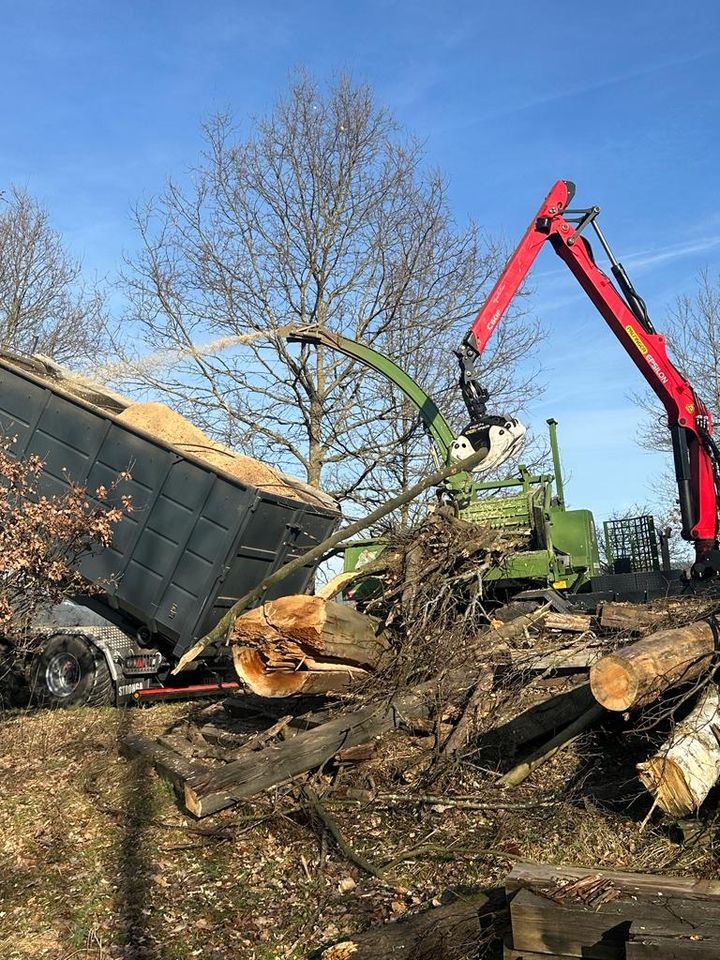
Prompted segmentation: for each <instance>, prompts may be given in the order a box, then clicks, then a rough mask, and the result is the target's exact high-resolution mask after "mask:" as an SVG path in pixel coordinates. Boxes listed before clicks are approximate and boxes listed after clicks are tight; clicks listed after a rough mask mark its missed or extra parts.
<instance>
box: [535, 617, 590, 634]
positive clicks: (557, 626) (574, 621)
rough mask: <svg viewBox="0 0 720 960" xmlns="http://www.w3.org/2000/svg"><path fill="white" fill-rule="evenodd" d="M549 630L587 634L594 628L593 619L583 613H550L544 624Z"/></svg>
mask: <svg viewBox="0 0 720 960" xmlns="http://www.w3.org/2000/svg"><path fill="white" fill-rule="evenodd" d="M543 626H544V627H546V628H547V629H548V630H562V631H564V632H566V633H585V632H586V631H588V630H589V629H590V628H591V627H592V617H588V616H586V615H585V614H582V613H549V614H548V615H547V616H546V617H545V623H544V624H543Z"/></svg>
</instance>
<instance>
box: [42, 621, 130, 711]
mask: <svg viewBox="0 0 720 960" xmlns="http://www.w3.org/2000/svg"><path fill="white" fill-rule="evenodd" d="M32 696H33V700H34V701H35V702H36V703H39V704H40V705H42V706H44V707H62V708H68V707H105V706H109V705H110V704H112V703H114V700H115V691H114V687H113V680H112V677H111V676H110V670H109V669H108V665H107V662H106V660H105V656H104V654H103V652H102V650H100V649H98V647H96V646H95V644H94V643H91V642H90V641H89V640H88V639H87V638H86V637H84V636H82V634H79V633H56V634H54V635H53V636H51V637H48V639H47V640H46V641H45V643H44V644H43V648H42V650H41V652H40V653H39V654H38V655H37V659H36V662H35V668H34V671H33V682H32Z"/></svg>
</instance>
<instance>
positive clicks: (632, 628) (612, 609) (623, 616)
mask: <svg viewBox="0 0 720 960" xmlns="http://www.w3.org/2000/svg"><path fill="white" fill-rule="evenodd" d="M598 614H599V618H600V626H601V627H604V628H605V629H606V630H623V631H624V632H625V633H642V632H643V630H647V629H648V628H652V627H654V626H655V624H657V623H659V622H660V621H661V620H662V619H663V613H662V612H659V611H657V610H648V608H647V607H646V606H642V605H640V604H635V603H611V602H610V601H607V602H605V603H601V604H599V605H598Z"/></svg>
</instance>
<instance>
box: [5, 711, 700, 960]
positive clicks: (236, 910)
mask: <svg viewBox="0 0 720 960" xmlns="http://www.w3.org/2000/svg"><path fill="white" fill-rule="evenodd" d="M200 706H202V705H197V704H195V705H193V704H191V705H188V704H184V705H181V706H178V705H173V706H158V707H154V708H152V709H146V710H141V709H134V710H127V711H123V710H115V709H103V710H87V709H82V710H75V711H71V712H62V711H55V712H49V711H36V712H20V713H14V714H13V713H8V714H6V715H5V716H4V717H3V718H2V720H1V721H0V777H1V780H2V782H1V784H0V790H1V796H2V801H1V804H0V828H1V830H2V844H3V851H2V852H3V861H2V868H1V872H0V885H1V891H0V894H1V900H2V903H1V909H0V942H2V944H3V957H4V958H7V960H12V958H41V957H43V958H53V960H56V958H57V960H61V958H62V960H70V958H93V960H101V958H109V957H121V958H137V960H140V958H143V960H145V958H147V960H150V958H152V960H160V958H162V960H185V958H191V957H202V958H209V960H220V958H223V960H234V958H237V960H241V958H242V960H255V958H258V960H260V958H268V960H269V958H288V960H290V958H303V957H309V956H310V955H311V953H312V950H313V949H314V948H316V947H317V946H318V945H319V944H321V943H324V942H327V941H329V940H333V939H335V938H338V937H339V936H342V935H345V934H348V933H350V932H352V931H355V930H358V929H360V928H364V927H366V926H368V925H370V924H376V923H381V922H384V921H386V920H393V919H396V918H399V917H401V916H402V915H403V914H405V913H406V912H407V911H409V910H415V909H418V908H419V907H421V906H428V905H433V904H434V905H437V904H438V903H439V902H440V901H441V898H442V895H443V892H444V891H446V890H447V889H448V888H455V889H460V890H462V889H468V888H477V887H484V886H488V885H493V884H501V883H502V881H503V878H504V877H505V875H506V874H507V872H508V871H509V869H510V867H511V865H512V863H513V862H514V861H515V860H518V859H530V860H546V861H551V862H556V863H563V862H565V863H581V864H585V865H588V866H592V865H597V866H607V867H616V868H619V869H630V870H633V869H637V870H647V871H650V872H663V871H664V872H668V873H676V874H695V875H698V876H703V875H704V876H713V877H716V876H717V873H718V870H717V867H718V862H717V850H716V843H715V828H714V821H713V820H712V815H710V816H711V820H710V822H709V823H708V822H707V819H706V821H705V824H704V829H703V830H698V831H697V832H698V834H699V835H698V836H695V837H694V838H691V839H683V835H682V833H681V831H680V830H679V829H678V827H677V826H676V825H672V824H668V823H667V822H665V821H663V820H662V819H660V818H657V819H655V818H653V819H651V821H650V822H649V823H648V824H647V825H645V826H644V827H643V820H644V819H645V817H646V815H647V812H648V806H647V801H646V799H645V798H644V797H643V795H642V791H641V790H640V788H639V785H638V784H637V782H636V781H635V780H634V778H633V774H632V764H633V757H632V756H631V755H630V754H631V752H632V751H629V750H628V746H627V742H626V740H625V738H624V737H623V736H622V731H621V730H620V729H619V728H618V727H617V726H616V727H615V728H607V729H605V730H600V731H598V732H596V733H594V734H592V735H591V736H588V737H587V738H585V740H583V741H581V742H579V743H578V744H576V745H575V746H574V747H573V748H571V749H569V750H568V751H567V752H565V753H562V754H560V755H558V756H557V757H556V758H555V759H554V760H553V761H552V762H551V763H550V764H549V765H548V766H547V767H546V768H545V769H544V770H543V771H542V774H537V775H536V776H535V778H534V779H532V780H531V781H529V782H528V783H527V784H526V785H524V786H523V787H522V788H521V789H518V790H515V791H512V792H509V793H508V792H505V793H502V794H500V795H499V794H498V792H497V790H496V788H494V787H493V786H492V782H491V781H492V777H491V775H489V774H488V773H487V772H486V771H484V770H483V769H481V768H480V767H479V766H478V768H477V770H476V773H474V772H473V770H474V768H473V767H472V766H471V765H468V764H466V765H465V767H464V770H465V772H464V773H463V775H462V778H461V781H460V782H458V783H457V787H458V790H457V791H456V792H455V793H454V794H453V795H452V796H451V795H450V794H449V793H448V799H447V800H446V802H444V803H442V804H438V803H430V802H422V801H419V800H418V797H421V796H422V792H421V790H420V789H419V788H418V789H417V790H413V789H411V790H409V791H408V788H407V786H405V787H404V790H405V791H406V794H405V796H404V797H403V799H401V800H393V799H392V798H391V797H392V791H393V783H394V782H397V778H398V775H399V772H400V771H401V770H402V769H404V768H405V767H407V766H408V764H410V763H411V761H412V758H413V752H414V751H415V750H416V749H417V748H416V747H415V746H414V742H413V739H412V738H411V737H409V736H405V735H399V734H395V735H394V740H393V741H392V743H391V744H387V745H386V748H385V749H384V750H383V751H382V760H378V761H372V760H371V761H369V762H367V763H364V764H362V765H360V766H358V767H355V768H353V769H352V770H351V771H349V772H348V773H343V771H340V772H339V773H338V771H335V772H334V773H330V772H328V773H327V774H326V775H325V776H324V777H322V778H321V779H320V781H318V785H319V786H323V785H328V784H329V783H330V781H331V780H332V781H333V784H334V788H335V790H336V793H338V792H339V793H342V791H341V790H339V789H338V788H339V787H340V786H342V785H343V782H347V784H351V785H353V786H354V787H355V788H357V787H359V786H364V787H365V788H370V789H372V790H374V791H375V799H373V800H372V801H371V802H367V801H365V802H362V801H360V802H356V801H351V800H345V801H344V802H339V801H336V802H331V803H330V804H329V808H331V809H332V813H333V816H334V817H335V818H336V819H337V821H338V823H339V825H340V827H341V830H342V832H343V834H344V837H345V839H346V840H347V841H348V842H349V843H350V844H351V845H352V846H353V847H354V848H355V849H356V850H357V851H358V852H360V853H362V854H363V855H364V856H365V857H366V858H367V859H368V860H370V861H372V862H374V863H376V864H387V863H391V862H392V861H397V863H396V864H395V865H394V866H390V867H389V868H388V869H387V870H386V872H385V875H386V877H387V879H386V880H385V881H380V880H378V879H375V878H373V877H371V876H369V875H368V874H366V873H362V872H360V871H359V869H358V868H357V867H355V866H353V865H352V864H351V863H348V862H347V860H346V859H345V858H344V857H343V855H342V854H341V853H340V852H339V851H338V850H337V848H336V847H335V846H334V845H333V844H332V841H328V840H327V838H325V839H321V833H319V832H318V831H317V829H314V828H313V825H312V824H311V823H310V821H309V818H308V815H307V813H306V811H304V810H303V809H302V808H301V806H300V805H299V803H298V800H297V799H296V794H295V793H294V792H293V789H292V788H291V787H285V788H280V789H279V790H277V791H276V792H274V793H273V794H272V795H268V796H265V797H263V798H261V799H260V800H258V801H256V802H253V803H246V804H244V805H242V806H238V807H236V808H235V809H233V810H229V811H224V812H223V813H220V814H217V815H216V816H214V817H211V818H208V819H206V820H203V821H200V822H198V821H194V820H192V819H191V818H190V817H188V816H186V815H185V814H183V813H182V812H181V809H180V807H179V806H178V803H177V801H176V799H175V797H174V794H173V792H172V788H171V787H170V786H169V784H167V783H166V782H164V781H163V780H160V779H159V778H158V777H157V775H156V774H155V773H153V772H151V771H149V770H148V769H147V768H146V767H144V766H143V764H142V763H141V762H139V761H133V762H129V761H128V760H126V759H124V758H123V757H122V756H121V755H120V754H119V751H118V746H117V744H118V739H119V738H120V737H121V736H123V735H124V734H126V733H128V732H130V731H135V732H142V733H148V734H154V735H157V734H159V733H161V732H163V731H166V730H168V729H171V728H172V727H173V726H176V725H177V724H178V723H179V722H181V721H182V720H183V719H184V718H186V717H187V716H188V715H189V714H192V712H193V711H197V710H198V709H200ZM468 771H469V772H468ZM343 778H345V781H343ZM458 795H462V796H466V797H471V798H472V799H473V801H474V802H476V803H477V805H478V806H480V807H482V805H483V804H487V807H485V808H482V809H475V810H465V809H459V808H458V807H456V806H453V796H454V797H457V796H458ZM698 826H700V825H699V824H698ZM690 832H692V831H690ZM685 833H686V834H687V833H688V830H687V827H686V830H685Z"/></svg>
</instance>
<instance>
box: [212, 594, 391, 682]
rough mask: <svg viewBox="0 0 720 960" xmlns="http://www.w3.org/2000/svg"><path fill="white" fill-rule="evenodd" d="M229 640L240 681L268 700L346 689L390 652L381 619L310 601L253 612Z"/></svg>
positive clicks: (293, 600)
mask: <svg viewBox="0 0 720 960" xmlns="http://www.w3.org/2000/svg"><path fill="white" fill-rule="evenodd" d="M229 639H230V643H231V644H232V645H233V657H234V661H235V669H236V671H237V674H238V676H239V677H240V679H241V680H242V681H243V682H244V683H246V684H247V685H248V686H249V687H250V689H251V690H252V691H253V693H257V694H259V695H260V696H264V697H287V696H291V695H293V694H299V693H305V694H307V693H322V692H325V691H330V690H344V689H347V687H349V686H351V685H352V683H353V681H354V680H357V679H358V678H359V677H364V676H366V675H367V674H368V672H370V671H372V670H374V669H375V668H376V667H377V666H378V664H379V663H380V660H381V659H382V656H383V654H384V653H385V652H386V651H387V650H388V648H389V644H388V642H387V640H386V639H385V638H384V637H383V636H382V634H381V633H380V632H379V628H378V621H377V620H374V619H373V618H372V617H367V616H365V615H364V614H362V613H358V612H357V610H354V609H353V608H352V607H350V606H349V605H348V604H344V603H334V602H333V601H328V600H324V599H323V598H322V597H307V596H289V597H280V598H278V599H277V600H271V601H269V602H268V603H265V604H263V606H262V607H257V608H256V609H254V610H249V611H248V612H247V613H244V614H243V615H242V616H240V617H238V618H237V620H236V621H235V624H234V626H233V628H232V630H231V631H230V636H229Z"/></svg>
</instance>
